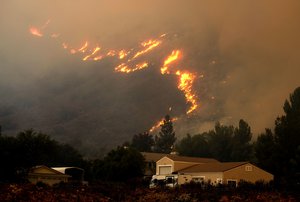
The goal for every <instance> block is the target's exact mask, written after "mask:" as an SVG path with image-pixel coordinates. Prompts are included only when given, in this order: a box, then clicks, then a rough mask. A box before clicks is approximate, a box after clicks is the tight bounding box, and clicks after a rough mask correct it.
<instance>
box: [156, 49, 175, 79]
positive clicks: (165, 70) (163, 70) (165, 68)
mask: <svg viewBox="0 0 300 202" xmlns="http://www.w3.org/2000/svg"><path fill="white" fill-rule="evenodd" d="M179 54H180V51H179V50H174V51H172V53H171V55H169V56H168V57H167V59H166V60H165V61H164V66H163V67H162V68H160V72H161V74H170V72H169V64H170V63H172V62H174V61H176V60H177V59H178V57H179Z"/></svg>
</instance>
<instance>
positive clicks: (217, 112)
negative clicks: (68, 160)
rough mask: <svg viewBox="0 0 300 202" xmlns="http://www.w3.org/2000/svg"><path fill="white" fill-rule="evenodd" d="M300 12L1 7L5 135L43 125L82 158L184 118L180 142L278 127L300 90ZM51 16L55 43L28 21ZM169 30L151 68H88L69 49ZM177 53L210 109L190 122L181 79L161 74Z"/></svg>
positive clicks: (288, 4)
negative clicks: (217, 129) (167, 118)
mask: <svg viewBox="0 0 300 202" xmlns="http://www.w3.org/2000/svg"><path fill="white" fill-rule="evenodd" d="M299 11H300V3H299V2H298V1H296V0H295V1H293V0H290V1H284V2H282V1H272V2H270V1H259V2H254V1H234V0H232V1H216V0H215V1H199V0H190V1H185V2H184V1H179V0H176V1H174V0H173V1H171V0H166V1H158V0H153V1H137V0H127V1H122V0H115V1H108V0H102V1H96V0H89V1H83V0H79V1H70V0H68V1H58V0H55V1H53V0H52V1H43V2H36V1H33V0H28V1H17V0H11V1H5V2H2V4H1V7H0V26H1V29H0V39H1V47H0V61H1V74H0V93H1V100H0V124H1V125H2V126H3V132H4V133H7V134H15V133H16V132H17V131H20V130H23V129H27V128H35V129H37V130H42V131H44V132H47V133H49V134H51V135H52V136H53V137H55V138H56V139H59V140H61V141H65V142H69V143H72V144H73V145H75V146H78V147H79V148H80V149H81V150H82V151H86V150H88V148H98V149H100V148H104V150H105V149H109V148H111V147H112V146H115V145H118V144H122V143H123V142H124V141H126V140H130V138H131V137H132V135H134V134H135V133H139V132H143V131H145V130H148V129H149V128H151V126H152V125H153V124H155V123H156V122H157V121H158V120H159V119H160V118H161V117H163V116H164V115H165V114H166V113H171V115H172V116H178V117H181V119H180V120H179V121H177V122H176V123H175V129H176V134H177V135H178V137H182V136H184V135H185V134H186V133H192V134H195V133H199V132H202V131H206V130H209V129H211V128H212V127H213V125H214V123H215V122H216V121H220V122H221V123H224V124H237V121H238V120H239V119H245V120H246V121H247V122H248V123H249V124H250V126H251V127H252V130H253V131H254V133H255V134H258V133H260V132H262V131H263V130H264V128H266V127H271V128H272V127H273V125H274V120H275V118H276V117H277V116H278V115H281V114H282V113H283V112H282V105H283V103H284V100H285V99H286V98H288V96H289V94H290V93H291V92H292V91H293V90H294V89H295V88H296V87H297V86H299V84H300V82H299V78H298V75H299V73H300V69H299V63H300V62H299V59H298V58H300V57H299V55H300V51H299V48H298V47H300V46H299V45H300V39H299V37H298V36H299V35H300V30H299V26H298V24H299V19H300V12H299ZM48 20H50V21H49V24H48V25H47V26H46V27H45V28H44V29H43V30H42V31H43V33H44V35H45V37H40V38H38V37H33V36H32V35H30V34H29V32H28V30H29V27H30V26H32V25H34V26H39V27H41V26H43V25H44V24H45V23H46V22H47V21H48ZM53 33H55V34H57V35H58V37H57V38H51V37H50V35H51V34H53ZM163 33H167V34H168V35H167V37H166V42H165V43H164V45H163V46H162V47H161V48H159V49H157V50H155V51H153V52H152V53H151V54H149V55H147V56H146V57H148V58H149V60H150V65H149V67H148V68H147V69H144V70H141V71H138V72H134V73H132V74H128V75H127V74H126V75H125V74H121V73H115V72H114V67H115V66H116V65H117V64H118V63H117V61H116V60H114V59H113V58H106V59H103V60H102V61H99V62H94V61H88V62H83V61H82V60H81V58H80V57H78V55H71V54H69V53H68V52H67V51H65V50H64V49H63V48H62V47H61V44H62V42H67V43H68V44H70V45H72V46H73V47H80V46H81V45H82V43H83V42H84V41H87V40H88V41H89V42H91V43H94V44H99V45H100V46H102V47H106V48H111V49H119V48H125V49H131V48H135V47H137V46H138V45H139V43H140V42H141V41H144V40H145V39H149V38H153V37H157V36H160V35H161V34H163ZM173 49H180V50H182V52H183V59H182V61H181V62H180V63H179V66H180V68H182V70H188V71H190V72H195V73H197V76H198V77H197V80H196V81H195V84H194V87H193V90H194V91H195V92H197V96H198V99H199V101H200V107H199V109H197V111H196V112H195V113H193V114H191V115H189V116H186V115H184V114H185V112H186V111H187V109H188V107H189V105H188V104H186V103H185V98H184V95H183V94H182V92H180V91H179V90H178V89H177V82H178V78H177V77H176V76H172V75H164V76H163V75H161V74H160V72H159V68H160V67H161V65H162V63H163V59H165V57H166V56H167V55H169V54H170V53H171V51H172V50H173ZM169 107H172V111H171V112H170V111H169Z"/></svg>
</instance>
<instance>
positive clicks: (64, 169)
mask: <svg viewBox="0 0 300 202" xmlns="http://www.w3.org/2000/svg"><path fill="white" fill-rule="evenodd" d="M52 169H53V170H56V171H58V172H60V173H63V174H66V170H67V169H77V170H81V171H84V170H83V169H82V168H78V167H52Z"/></svg>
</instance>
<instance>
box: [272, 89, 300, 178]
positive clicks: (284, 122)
mask: <svg viewBox="0 0 300 202" xmlns="http://www.w3.org/2000/svg"><path fill="white" fill-rule="evenodd" d="M283 110H284V112H285V115H283V116H281V117H278V118H277V119H276V121H275V145H276V151H278V153H277V156H276V158H277V162H278V163H280V165H281V166H280V167H279V170H277V173H281V175H283V177H284V178H285V180H286V181H292V180H293V179H295V176H296V173H299V171H300V162H299V157H298V156H299V151H300V87H298V88H296V89H295V90H294V92H293V93H292V94H291V95H290V100H289V101H288V100H286V101H285V103H284V106H283ZM299 180H300V179H299Z"/></svg>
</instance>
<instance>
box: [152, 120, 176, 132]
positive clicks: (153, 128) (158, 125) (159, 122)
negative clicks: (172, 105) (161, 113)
mask: <svg viewBox="0 0 300 202" xmlns="http://www.w3.org/2000/svg"><path fill="white" fill-rule="evenodd" d="M178 119H179V118H178V117H174V118H172V119H171V121H172V122H173V123H174V122H175V121H177V120H178ZM164 120H165V119H164V118H163V119H161V120H160V121H158V122H157V123H156V124H155V125H154V126H152V127H151V128H150V130H149V133H152V132H154V131H156V130H157V129H159V127H161V125H162V124H164Z"/></svg>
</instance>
